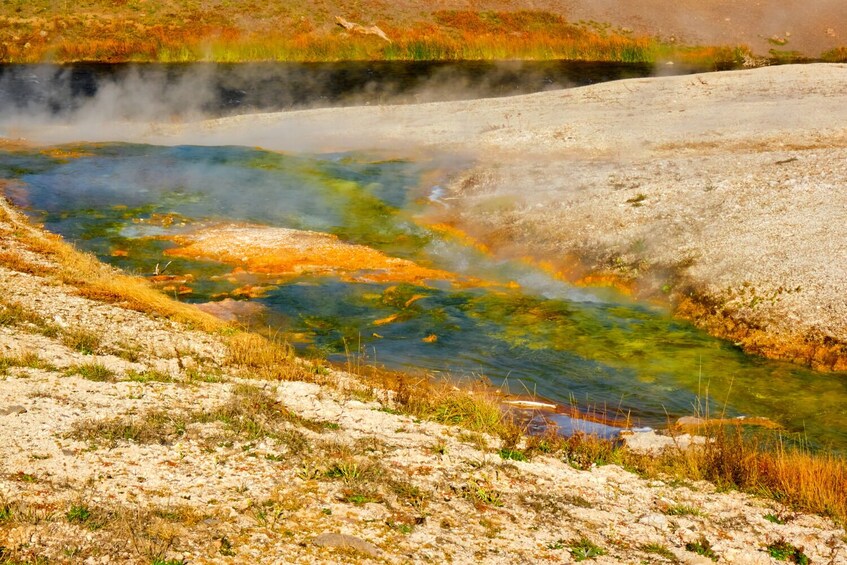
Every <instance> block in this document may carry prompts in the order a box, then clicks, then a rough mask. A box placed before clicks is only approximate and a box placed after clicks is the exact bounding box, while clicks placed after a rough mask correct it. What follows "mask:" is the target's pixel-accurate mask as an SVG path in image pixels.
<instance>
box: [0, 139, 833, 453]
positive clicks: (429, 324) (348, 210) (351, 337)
mask: <svg viewBox="0 0 847 565" xmlns="http://www.w3.org/2000/svg"><path fill="white" fill-rule="evenodd" d="M64 149H65V150H71V149H73V150H75V151H76V153H74V154H69V155H66V156H65V157H61V156H60V155H58V156H57V154H56V153H55V152H54V153H50V152H32V153H21V152H0V178H6V179H16V182H15V183H13V184H12V186H13V189H12V190H11V191H10V196H11V198H12V199H13V200H14V201H15V203H16V204H18V205H21V206H24V207H25V208H27V209H28V210H29V211H30V213H31V214H33V215H35V216H36V217H37V218H38V219H40V220H41V221H43V222H44V224H45V226H46V227H47V228H48V229H50V230H52V231H54V232H56V233H59V234H61V235H63V236H64V237H65V238H67V239H68V240H71V241H73V242H75V243H77V244H78V245H80V246H81V247H83V248H84V249H87V250H90V251H92V252H94V253H96V254H97V255H98V256H99V257H100V258H101V259H103V260H105V261H107V262H110V263H112V264H115V265H117V266H119V267H122V268H124V269H126V270H128V271H131V272H136V273H140V274H149V273H150V272H151V271H152V270H153V267H154V266H155V265H156V263H163V262H164V261H165V260H166V259H165V258H164V256H163V252H164V250H165V249H167V248H168V247H171V246H173V245H174V244H173V243H171V242H169V241H167V240H163V239H160V238H159V237H158V236H161V235H167V234H174V233H179V232H180V231H182V230H186V229H190V228H192V226H196V225H197V224H198V223H199V224H204V223H209V222H218V221H227V222H232V221H236V222H251V223H259V224H267V225H273V226H282V227H290V228H301V229H309V230H318V231H323V232H328V233H333V234H336V235H338V236H339V237H341V238H342V239H344V240H346V241H349V242H354V243H359V244H364V245H368V246H371V247H374V248H377V249H379V250H382V251H384V252H386V253H388V254H390V255H393V256H396V257H403V258H407V259H411V260H414V261H416V262H418V263H420V264H422V265H426V266H431V267H436V268H441V269H445V270H450V271H453V272H458V273H462V274H465V275H468V276H473V277H476V278H478V279H480V280H484V281H487V282H488V283H489V284H477V285H467V286H464V287H457V286H454V285H452V284H450V283H448V282H434V283H432V284H429V285H414V284H399V285H398V284H381V283H374V282H367V283H354V282H345V281H344V280H341V279H339V278H337V277H328V276H323V277H319V276H300V277H295V278H291V279H287V280H285V281H283V282H281V283H280V284H276V282H275V281H269V280H266V279H262V278H261V277H257V278H256V280H255V281H254V282H256V283H259V284H269V283H270V282H273V284H272V289H271V290H270V291H269V292H268V293H267V294H266V295H265V296H263V297H261V298H258V299H256V300H257V301H258V302H259V303H261V304H262V305H264V306H265V307H267V315H266V318H264V319H262V320H261V323H270V324H273V325H274V327H279V328H281V329H282V330H283V331H286V332H289V333H290V335H291V336H292V339H294V340H295V341H296V343H297V346H298V348H299V349H300V350H301V351H302V352H303V353H305V354H319V355H325V356H328V357H330V358H333V359H339V360H340V359H344V355H345V349H352V350H353V351H354V352H355V351H360V352H362V353H363V354H364V355H365V356H366V357H367V359H368V360H369V361H371V362H375V363H378V364H383V365H386V366H388V367H392V368H399V369H408V370H427V371H430V372H436V373H450V374H452V375H454V376H457V377H476V376H480V375H484V376H486V377H488V378H489V379H491V381H492V382H493V383H494V384H496V385H500V384H503V383H505V384H506V385H507V386H509V387H510V388H511V389H512V390H513V391H515V392H525V391H530V392H535V393H538V394H540V395H543V396H545V397H548V398H551V399H553V400H557V401H561V402H571V401H575V402H577V403H578V404H579V405H580V406H586V405H594V406H598V405H599V406H608V407H609V408H616V409H617V408H619V409H620V410H622V411H631V412H632V413H633V414H634V415H635V416H637V417H638V419H639V420H640V422H641V423H642V424H645V425H662V424H664V423H665V422H666V418H667V416H671V417H673V416H678V415H685V414H690V413H691V412H692V410H693V406H694V404H696V403H697V402H698V398H703V397H705V396H706V395H707V393H708V397H709V398H710V399H712V401H711V402H712V404H711V412H712V414H715V413H720V412H721V411H722V410H724V409H725V410H726V413H727V415H732V416H734V415H740V414H745V415H749V416H766V417H770V418H772V419H774V420H776V421H778V422H780V423H782V424H784V425H785V426H786V427H787V428H788V429H789V430H791V431H794V432H804V433H805V434H806V435H807V436H808V437H809V438H811V439H813V440H815V441H816V442H819V443H822V444H831V445H834V446H836V447H838V448H844V447H847V408H845V407H847V379H845V375H843V374H842V375H838V374H818V373H814V372H812V371H809V370H805V369H803V368H800V367H796V366H793V365H789V364H784V363H779V362H773V361H767V360H763V359H758V358H751V357H747V356H745V355H744V354H743V353H741V352H740V351H739V350H737V348H735V347H733V346H732V345H731V344H729V343H726V342H723V341H720V340H717V339H713V338H710V337H709V336H707V335H705V334H704V333H702V332H700V331H698V330H696V329H695V328H693V327H691V326H690V325H688V324H686V323H683V322H679V321H676V320H673V319H671V317H670V316H669V315H668V312H666V311H665V310H663V309H661V308H658V307H653V306H649V305H645V304H639V303H636V302H633V301H631V300H629V299H627V298H626V297H624V296H621V295H617V294H615V293H614V292H613V291H610V290H608V289H596V290H592V289H585V288H575V287H572V286H570V285H567V284H565V283H563V282H561V281H559V280H556V279H555V278H552V277H551V276H549V275H547V274H546V273H544V272H542V271H540V270H537V269H535V268H533V267H532V266H530V265H527V264H523V263H520V262H508V261H497V260H495V259H492V258H491V257H489V256H487V255H485V254H483V253H481V252H480V251H477V250H476V249H474V248H472V247H468V246H466V245H464V244H463V243H462V242H461V241H459V240H458V239H455V238H451V237H449V236H445V235H439V233H440V232H437V231H434V230H433V229H430V228H428V227H426V225H425V224H424V223H423V222H421V220H420V218H421V217H422V214H425V213H426V212H427V210H428V209H430V208H431V207H440V206H444V205H445V203H444V202H443V201H440V200H439V198H435V199H434V201H433V199H432V198H431V197H432V196H433V194H435V195H436V196H438V195H439V194H440V192H439V190H438V186H439V184H440V183H441V182H443V181H444V178H443V177H444V176H445V175H448V174H449V172H450V170H451V169H453V168H455V167H458V166H461V163H455V162H451V161H450V160H446V159H445V160H439V159H437V158H436V159H433V160H428V161H427V162H425V163H421V162H411V161H400V160H378V159H374V158H368V157H367V156H365V155H348V154H345V155H338V154H335V155H316V156H288V155H280V154H275V153H269V152H264V151H260V150H255V149H248V148H243V147H157V146H142V145H97V146H79V147H75V148H68V147H66V148H64ZM115 250H124V251H128V252H129V254H128V256H113V254H114V252H115ZM231 270H232V269H231V267H228V266H225V265H222V264H217V263H214V262H210V261H197V260H184V259H176V260H174V263H173V265H171V267H170V268H169V270H168V272H169V273H174V274H181V273H192V274H194V275H195V276H196V280H195V281H194V282H192V283H189V286H190V287H191V293H190V294H187V295H185V296H184V299H186V300H191V301H196V302H202V301H207V300H210V297H212V296H213V295H219V294H220V293H228V292H231V291H232V290H233V289H234V287H235V286H236V285H239V284H243V281H239V282H237V283H235V282H231V281H230V280H228V278H227V277H226V276H225V275H227V274H228V273H230V271H231ZM510 281H514V282H517V283H518V284H517V285H514V284H512V285H508V284H505V283H509V282H510ZM497 283H500V284H497ZM415 295H422V296H423V297H422V298H418V299H416V300H411V301H410V299H411V298H412V297H414V296H415ZM389 316H396V320H395V321H394V322H393V323H387V324H382V325H377V324H375V322H376V321H377V320H380V319H384V318H387V317H389ZM432 335H435V336H437V341H434V342H429V341H425V340H424V338H426V337H428V336H432ZM701 402H702V401H701ZM724 402H726V403H727V404H726V407H725V408H724Z"/></svg>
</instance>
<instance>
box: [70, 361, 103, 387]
mask: <svg viewBox="0 0 847 565" xmlns="http://www.w3.org/2000/svg"><path fill="white" fill-rule="evenodd" d="M74 375H78V376H80V377H82V378H83V379H86V380H88V381H94V382H100V383H103V382H114V380H115V373H114V371H112V370H110V369H108V368H106V367H105V366H103V365H101V364H100V363H85V364H82V365H74V366H72V367H69V368H68V369H66V370H65V376H66V377H71V376H74Z"/></svg>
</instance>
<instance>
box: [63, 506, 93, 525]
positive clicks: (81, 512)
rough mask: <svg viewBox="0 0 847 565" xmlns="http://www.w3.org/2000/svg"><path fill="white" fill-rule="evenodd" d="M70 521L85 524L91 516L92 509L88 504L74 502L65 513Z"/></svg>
mask: <svg viewBox="0 0 847 565" xmlns="http://www.w3.org/2000/svg"><path fill="white" fill-rule="evenodd" d="M65 518H67V520H68V522H71V523H72V524H73V523H77V524H85V523H86V522H88V520H89V519H90V518H91V510H89V509H88V507H87V506H84V505H77V504H74V505H73V506H71V508H70V510H68V512H67V514H65Z"/></svg>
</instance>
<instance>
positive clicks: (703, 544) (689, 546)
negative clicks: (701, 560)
mask: <svg viewBox="0 0 847 565" xmlns="http://www.w3.org/2000/svg"><path fill="white" fill-rule="evenodd" d="M685 549H686V550H687V551H690V552H692V553H696V554H697V555H702V556H703V557H708V558H709V559H711V560H712V561H717V560H718V556H717V554H716V553H715V552H714V550H713V549H712V543H711V542H710V541H709V540H708V539H706V537H705V536H700V539H698V540H697V541H690V542H688V543H686V544H685Z"/></svg>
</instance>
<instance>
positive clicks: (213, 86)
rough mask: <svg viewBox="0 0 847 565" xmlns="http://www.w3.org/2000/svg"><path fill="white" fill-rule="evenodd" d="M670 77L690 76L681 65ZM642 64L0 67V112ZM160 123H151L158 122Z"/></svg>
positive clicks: (492, 82)
mask: <svg viewBox="0 0 847 565" xmlns="http://www.w3.org/2000/svg"><path fill="white" fill-rule="evenodd" d="M672 70H673V71H675V72H680V73H682V72H690V71H688V70H686V69H683V68H681V67H677V68H675V69H672ZM653 71H654V68H653V66H652V65H647V64H625V63H588V62H581V61H536V62H533V61H515V62H489V61H464V62H404V61H393V62H392V61H387V62H343V63H241V64H217V63H208V64H204V63H192V64H91V63H86V64H71V65H62V66H55V65H0V113H2V112H3V111H5V112H12V111H18V112H19V111H23V110H24V109H26V110H28V111H34V112H38V113H50V114H54V115H55V114H59V115H62V114H68V113H72V112H73V111H75V110H79V109H80V108H82V107H83V106H85V104H86V103H88V102H91V101H92V100H94V99H95V98H97V97H98V96H99V97H102V98H107V99H109V103H108V106H109V109H110V110H117V111H118V112H119V113H121V114H124V115H123V116H121V117H127V116H128V117H132V116H133V115H136V114H138V115H140V116H144V115H145V111H146V108H145V107H144V106H146V105H138V104H136V103H135V102H134V100H136V99H137V98H138V97H145V98H146V99H147V100H148V101H150V100H152V101H159V102H162V103H164V104H165V105H166V106H167V111H168V112H169V113H171V114H174V115H180V114H189V113H202V114H204V115H225V114H233V113H246V112H258V111H275V110H286V109H292V108H304V107H318V106H330V105H351V104H357V105H358V104H397V103H409V102H429V101H438V100H455V99H463V98H482V97H495V96H510V95H516V94H527V93H531V92H539V91H542V90H550V89H556V88H566V87H573V86H584V85H588V84H594V83H597V82H604V81H609V80H616V79H623V78H634V77H644V76H650V75H651V74H652V73H653ZM159 117H161V116H159Z"/></svg>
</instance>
